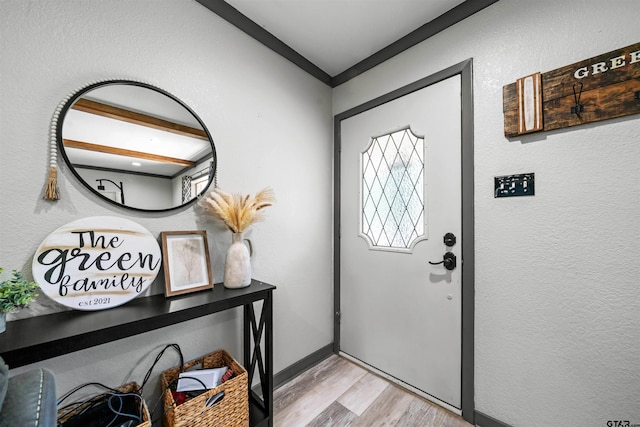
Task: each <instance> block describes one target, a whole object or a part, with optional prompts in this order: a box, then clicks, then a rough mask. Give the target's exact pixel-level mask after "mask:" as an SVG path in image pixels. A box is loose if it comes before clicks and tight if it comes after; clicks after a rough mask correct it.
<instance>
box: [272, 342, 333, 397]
mask: <svg viewBox="0 0 640 427" xmlns="http://www.w3.org/2000/svg"><path fill="white" fill-rule="evenodd" d="M332 354H333V343H331V344H327V345H325V346H324V347H322V348H321V349H319V350H317V351H314V352H313V353H311V354H310V355H308V356H306V357H304V358H302V359H300V360H298V361H297V362H296V363H294V364H293V365H291V366H289V367H287V368H284V369H283V370H282V371H280V372H278V373H277V374H275V375H274V376H273V388H274V389H276V388H278V387H280V386H281V385H283V384H285V383H287V382H289V381H291V380H292V379H293V378H295V377H297V376H298V375H300V374H301V373H303V372H304V371H306V370H307V369H309V368H311V367H313V366H315V365H317V364H318V363H320V362H322V361H323V360H324V359H326V358H327V357H329V356H331V355H332Z"/></svg>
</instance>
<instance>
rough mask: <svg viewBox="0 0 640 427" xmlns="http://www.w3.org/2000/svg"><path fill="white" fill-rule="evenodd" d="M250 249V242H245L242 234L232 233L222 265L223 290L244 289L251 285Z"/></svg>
mask: <svg viewBox="0 0 640 427" xmlns="http://www.w3.org/2000/svg"><path fill="white" fill-rule="evenodd" d="M245 242H246V243H245ZM250 249H251V241H250V240H248V239H247V240H245V238H244V235H243V233H232V235H231V246H229V249H228V250H227V258H226V260H225V263H224V286H225V288H244V287H247V286H249V285H250V284H251V251H250Z"/></svg>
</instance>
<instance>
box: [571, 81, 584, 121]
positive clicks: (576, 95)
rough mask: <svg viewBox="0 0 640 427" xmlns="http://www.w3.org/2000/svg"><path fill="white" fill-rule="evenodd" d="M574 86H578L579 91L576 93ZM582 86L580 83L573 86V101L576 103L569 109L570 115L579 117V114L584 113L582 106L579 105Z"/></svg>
mask: <svg viewBox="0 0 640 427" xmlns="http://www.w3.org/2000/svg"><path fill="white" fill-rule="evenodd" d="M576 85H580V91H579V92H578V93H576ZM583 87H584V85H583V84H582V82H578V83H576V84H574V85H573V99H574V100H575V101H576V105H575V107H571V114H575V115H576V116H578V117H580V113H582V112H583V111H584V105H582V104H580V96H581V95H582V88H583Z"/></svg>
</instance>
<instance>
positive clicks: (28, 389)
mask: <svg viewBox="0 0 640 427" xmlns="http://www.w3.org/2000/svg"><path fill="white" fill-rule="evenodd" d="M56 410H57V409H56V382H55V377H54V375H53V373H52V372H51V371H49V370H47V369H42V368H38V369H32V370H30V371H27V372H23V373H21V374H18V375H15V376H13V377H11V378H9V367H8V366H7V365H6V364H5V363H4V361H3V360H2V359H1V358H0V427H23V426H34V427H54V426H55V425H56Z"/></svg>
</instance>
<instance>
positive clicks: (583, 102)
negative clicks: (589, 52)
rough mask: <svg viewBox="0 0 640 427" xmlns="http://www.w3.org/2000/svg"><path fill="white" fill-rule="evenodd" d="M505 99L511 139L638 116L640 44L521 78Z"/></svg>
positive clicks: (504, 90) (506, 91)
mask: <svg viewBox="0 0 640 427" xmlns="http://www.w3.org/2000/svg"><path fill="white" fill-rule="evenodd" d="M502 95H503V112H504V134H505V136H507V137H514V136H518V135H523V134H526V133H531V132H537V131H542V130H545V131H548V130H553V129H562V128H566V127H569V126H576V125H581V124H585V123H591V122H597V121H600V120H607V119H613V118H616V117H623V116H628V115H631V114H638V113H640V43H636V44H633V45H631V46H627V47H625V48H622V49H618V50H614V51H611V52H608V53H605V54H603V55H599V56H596V57H593V58H590V59H587V60H585V61H581V62H576V63H575V64H571V65H567V66H566V67H562V68H558V69H556V70H553V71H549V72H546V73H542V74H540V73H536V74H532V75H531V76H526V77H523V78H521V79H518V81H517V82H515V83H511V84H508V85H506V86H504V87H503V88H502ZM540 113H541V114H540Z"/></svg>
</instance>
